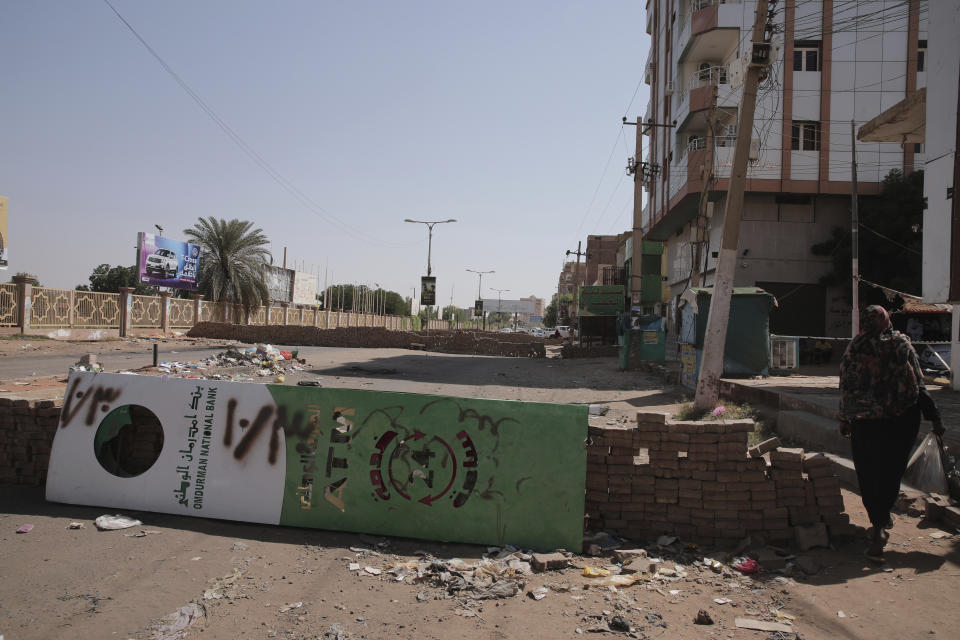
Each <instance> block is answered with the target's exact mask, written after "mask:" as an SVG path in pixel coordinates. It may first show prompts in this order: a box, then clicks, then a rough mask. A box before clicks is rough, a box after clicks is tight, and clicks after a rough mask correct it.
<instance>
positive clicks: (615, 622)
mask: <svg viewBox="0 0 960 640" xmlns="http://www.w3.org/2000/svg"><path fill="white" fill-rule="evenodd" d="M609 625H610V630H611V631H622V632H623V633H630V623H629V622H628V621H627V620H625V619H624V618H622V617H620V616H613V617H612V618H610V622H609Z"/></svg>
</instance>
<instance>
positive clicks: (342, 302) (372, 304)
mask: <svg viewBox="0 0 960 640" xmlns="http://www.w3.org/2000/svg"><path fill="white" fill-rule="evenodd" d="M323 295H325V296H327V297H329V298H330V300H329V308H330V309H332V310H334V311H337V310H343V311H359V310H360V299H361V297H365V298H366V307H367V309H368V310H369V311H370V312H371V313H372V312H373V310H374V308H376V312H377V313H385V314H386V315H388V316H390V315H393V316H408V315H410V305H411V301H410V299H409V298H404V297H403V296H401V295H400V294H399V293H397V292H396V291H386V290H383V289H370V288H369V287H365V286H363V285H360V286H356V285H352V284H335V285H331V286H330V287H328V288H327V289H326V290H325V291H324V292H323ZM354 296H356V298H357V306H356V307H354V305H353V300H354ZM324 308H327V306H326V304H324Z"/></svg>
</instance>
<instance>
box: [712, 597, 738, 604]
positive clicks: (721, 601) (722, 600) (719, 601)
mask: <svg viewBox="0 0 960 640" xmlns="http://www.w3.org/2000/svg"><path fill="white" fill-rule="evenodd" d="M713 601H714V602H716V603H717V604H730V603H731V602H733V600H731V599H730V598H714V599H713Z"/></svg>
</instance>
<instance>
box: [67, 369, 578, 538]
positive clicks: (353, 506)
mask: <svg viewBox="0 0 960 640" xmlns="http://www.w3.org/2000/svg"><path fill="white" fill-rule="evenodd" d="M123 398H136V399H137V402H138V403H139V404H142V405H143V406H145V407H146V408H148V409H150V410H151V411H152V412H153V413H154V414H156V416H157V419H158V420H159V422H160V424H161V425H162V428H163V431H164V441H165V442H169V443H170V444H171V446H170V447H169V448H168V447H166V446H165V447H164V449H163V451H162V452H161V454H160V457H159V458H158V459H157V461H156V463H154V466H153V467H151V468H150V469H148V470H147V471H146V472H144V473H143V474H142V475H140V476H138V477H137V478H136V479H133V478H115V477H113V476H110V477H106V476H107V475H109V474H103V473H92V474H91V473H90V472H89V469H86V470H85V465H86V466H90V465H98V464H99V463H98V462H97V460H96V459H95V458H93V456H92V455H91V456H90V457H91V460H85V459H83V457H82V456H80V457H78V454H77V452H84V451H88V450H89V451H91V452H92V451H93V446H92V438H93V435H92V434H93V432H95V431H96V429H79V430H78V429H68V428H66V427H67V426H70V425H72V424H74V423H80V422H83V423H85V424H86V425H87V426H90V427H96V426H98V424H99V423H100V421H101V420H103V417H102V415H101V413H103V414H104V415H105V414H106V412H107V411H108V410H110V408H111V406H113V405H114V404H116V403H117V402H118V400H122V399H123ZM62 420H63V422H62V424H61V426H62V427H63V428H61V429H59V430H58V436H57V438H58V440H57V441H55V443H54V453H53V455H52V458H51V473H50V475H49V477H48V497H50V499H56V500H61V501H65V502H70V501H71V500H73V501H76V502H77V503H79V504H99V505H101V506H104V507H113V506H115V507H118V508H129V509H135V508H136V509H142V510H155V511H161V512H166V513H178V514H191V515H197V516H204V517H215V518H231V519H239V520H248V521H251V522H273V523H276V524H283V525H290V526H299V527H314V528H323V529H333V530H341V531H356V532H364V531H369V532H377V533H380V534H383V535H398V536H406V537H412V538H427V539H435V540H448V541H457V542H474V543H481V544H483V543H486V544H500V543H504V542H509V543H511V544H516V545H520V546H528V547H536V548H558V547H563V548H567V549H577V548H578V547H579V544H580V541H581V533H582V526H583V500H584V490H585V486H584V484H585V475H586V453H585V450H584V441H585V439H586V426H587V415H586V407H584V406H571V405H550V404H540V403H525V402H509V401H496V400H483V399H472V398H455V397H446V396H427V395H419V394H404V393H383V392H373V391H362V390H355V389H325V388H319V389H315V388H304V387H294V386H280V385H253V384H241V383H232V382H223V381H207V380H204V381H192V380H166V381H161V380H158V379H155V378H148V377H146V376H120V375H111V374H98V375H97V376H95V377H94V376H92V375H90V374H80V375H76V376H74V377H72V378H71V381H70V384H69V385H68V396H67V398H66V399H65V404H64V410H63V418H62ZM87 440H91V442H90V443H89V444H88V443H87ZM58 445H59V446H58ZM58 466H59V467H60V470H59V471H58V470H55V467H58ZM90 468H91V469H95V468H96V467H90ZM131 482H135V483H138V484H137V489H136V490H135V491H131V487H133V485H132V484H130V483H131ZM115 483H116V484H115ZM124 483H126V484H124Z"/></svg>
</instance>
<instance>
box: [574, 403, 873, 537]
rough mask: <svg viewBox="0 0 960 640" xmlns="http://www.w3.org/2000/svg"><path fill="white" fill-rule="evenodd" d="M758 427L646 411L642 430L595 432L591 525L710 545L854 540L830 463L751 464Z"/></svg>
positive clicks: (791, 454)
mask: <svg viewBox="0 0 960 640" xmlns="http://www.w3.org/2000/svg"><path fill="white" fill-rule="evenodd" d="M753 429H754V423H753V422H752V421H750V420H737V421H726V422H670V421H668V420H667V416H666V415H665V414H661V413H639V414H637V428H636V429H622V428H621V429H617V428H603V427H590V429H589V432H588V433H589V438H588V441H587V442H588V444H587V482H586V486H587V496H586V512H587V517H588V528H590V529H594V530H598V529H603V530H607V531H613V532H616V533H618V534H620V535H623V536H626V537H629V538H648V537H651V536H657V535H661V534H670V535H676V536H680V537H681V538H682V539H683V540H685V541H694V542H700V543H702V544H736V543H737V542H738V541H739V540H740V539H742V538H743V537H744V536H746V535H748V534H760V535H762V536H764V537H765V538H766V539H767V540H769V541H773V542H788V541H792V540H795V539H796V540H797V541H798V542H800V543H801V545H802V544H803V542H804V541H806V540H807V539H809V537H810V536H815V537H821V536H822V537H823V539H824V540H825V539H826V536H828V535H829V536H831V537H844V536H849V535H852V534H853V533H854V532H855V528H854V527H853V526H852V525H851V524H850V518H849V516H848V515H847V514H845V513H844V512H843V499H842V497H841V494H840V480H839V478H837V477H836V476H835V474H834V472H833V469H832V466H831V462H830V460H829V459H828V458H826V457H825V456H823V455H820V454H808V455H804V452H803V450H802V449H778V450H774V451H772V452H770V453H769V454H768V456H766V457H755V458H751V457H749V456H748V455H747V435H748V434H749V433H750V432H752V431H753ZM767 458H769V459H767Z"/></svg>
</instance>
